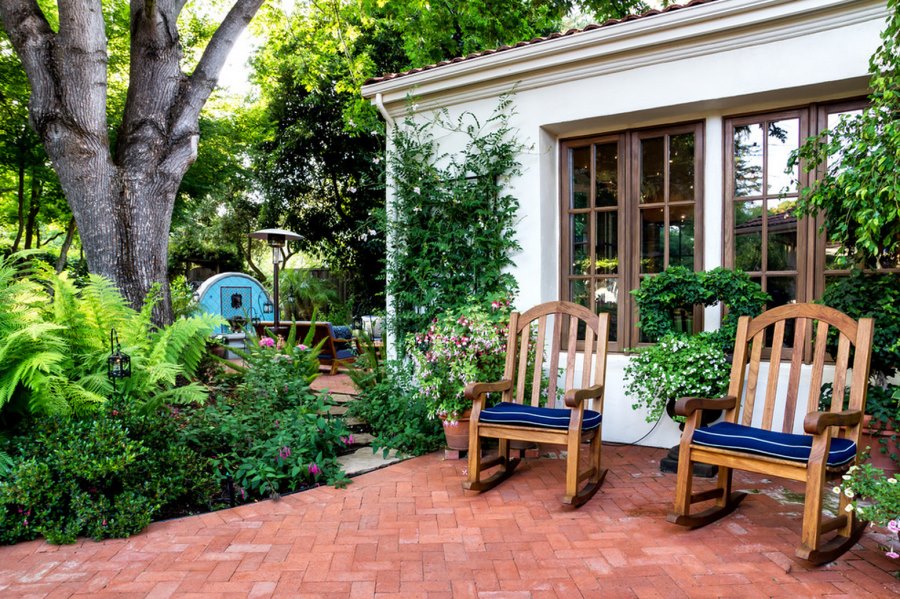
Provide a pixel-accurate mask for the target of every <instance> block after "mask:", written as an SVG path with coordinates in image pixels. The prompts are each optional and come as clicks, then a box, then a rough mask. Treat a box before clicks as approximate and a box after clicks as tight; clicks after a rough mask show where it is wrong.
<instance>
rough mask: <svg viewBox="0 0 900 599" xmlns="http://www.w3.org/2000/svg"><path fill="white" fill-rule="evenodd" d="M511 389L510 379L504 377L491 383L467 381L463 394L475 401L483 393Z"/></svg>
mask: <svg viewBox="0 0 900 599" xmlns="http://www.w3.org/2000/svg"><path fill="white" fill-rule="evenodd" d="M509 389H512V381H511V380H508V379H504V380H502V381H496V382H493V383H469V384H468V385H466V390H465V395H466V399H468V400H469V401H475V400H476V399H478V398H479V397H481V396H482V395H484V394H485V393H497V392H500V391H508V390H509Z"/></svg>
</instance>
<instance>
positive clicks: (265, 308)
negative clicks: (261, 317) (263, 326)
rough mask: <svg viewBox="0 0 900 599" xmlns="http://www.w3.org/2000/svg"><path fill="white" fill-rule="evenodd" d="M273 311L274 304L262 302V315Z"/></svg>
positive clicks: (267, 301)
mask: <svg viewBox="0 0 900 599" xmlns="http://www.w3.org/2000/svg"><path fill="white" fill-rule="evenodd" d="M274 311H275V304H273V303H272V302H270V301H269V300H266V301H264V302H263V314H271V313H272V312H274Z"/></svg>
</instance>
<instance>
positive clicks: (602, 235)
mask: <svg viewBox="0 0 900 599" xmlns="http://www.w3.org/2000/svg"><path fill="white" fill-rule="evenodd" d="M618 249H619V213H618V212H598V213H597V245H596V248H595V250H594V251H595V252H596V259H597V262H596V264H595V267H596V274H615V273H617V272H619V251H618Z"/></svg>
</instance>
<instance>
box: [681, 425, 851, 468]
mask: <svg viewBox="0 0 900 599" xmlns="http://www.w3.org/2000/svg"><path fill="white" fill-rule="evenodd" d="M812 442H813V438H812V437H811V436H810V435H794V434H791V433H779V432H775V431H768V430H764V429H759V428H753V427H751V426H743V425H741V424H734V423H732V422H718V423H716V424H713V425H711V426H704V427H701V428H698V429H697V430H695V431H694V444H695V445H703V446H705V447H718V448H720V449H729V450H732V451H743V452H746V453H753V454H758V455H765V456H771V457H774V458H782V459H785V460H792V461H795V462H806V461H807V460H809V452H810V450H811V449H812ZM855 456H856V443H854V442H853V441H850V440H849V439H841V438H840V437H834V438H832V439H831V450H830V451H829V452H828V461H827V462H826V463H827V465H829V466H843V465H844V464H847V463H848V462H850V461H852V460H853V458H854V457H855Z"/></svg>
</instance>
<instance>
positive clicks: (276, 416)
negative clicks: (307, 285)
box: [185, 334, 352, 500]
mask: <svg viewBox="0 0 900 599" xmlns="http://www.w3.org/2000/svg"><path fill="white" fill-rule="evenodd" d="M242 355H243V356H244V359H245V361H246V366H247V368H246V370H245V371H244V374H243V380H242V382H241V383H240V384H239V385H238V386H237V388H236V389H235V390H234V391H233V393H231V394H224V395H220V396H218V397H217V398H216V399H215V400H214V401H212V402H210V404H209V405H207V406H204V407H201V408H198V409H196V410H195V412H194V413H193V414H192V415H191V417H190V418H189V419H188V423H187V426H186V429H185V435H186V437H187V438H188V439H190V441H191V443H192V445H193V446H194V447H196V448H197V450H198V451H202V452H203V453H204V455H206V456H209V458H210V460H211V464H212V466H213V468H214V469H215V471H216V475H217V476H218V477H219V479H220V480H224V479H225V478H226V477H227V476H228V475H230V476H231V477H232V478H233V479H234V482H235V484H236V485H237V488H238V495H239V496H238V499H241V500H247V499H255V498H262V497H277V496H278V495H280V494H283V493H286V492H290V491H297V490H300V489H302V488H304V487H308V486H310V485H315V484H319V483H327V484H336V485H341V484H344V483H345V482H346V480H347V479H346V475H345V474H344V472H343V471H342V470H341V468H340V464H339V463H338V461H337V457H338V456H339V455H340V453H341V452H342V451H343V450H344V449H345V448H346V447H347V446H348V445H350V444H351V443H352V437H351V435H350V432H349V431H348V430H347V428H346V426H345V425H344V424H343V422H342V421H341V420H340V419H337V418H332V417H330V416H329V415H328V407H329V405H328V402H327V401H326V399H325V398H323V397H321V396H316V395H315V394H314V393H312V391H311V390H310V387H309V384H310V383H311V382H312V380H313V379H315V378H316V376H318V358H317V355H318V350H317V349H316V348H309V347H307V346H306V345H304V344H296V343H294V340H293V334H291V335H290V336H289V337H288V340H287V341H286V342H285V343H284V344H283V346H282V347H278V346H277V342H276V341H275V340H274V339H271V338H269V337H263V338H260V339H259V340H254V342H253V343H252V344H251V346H250V347H249V348H248V350H247V351H246V352H242Z"/></svg>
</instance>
